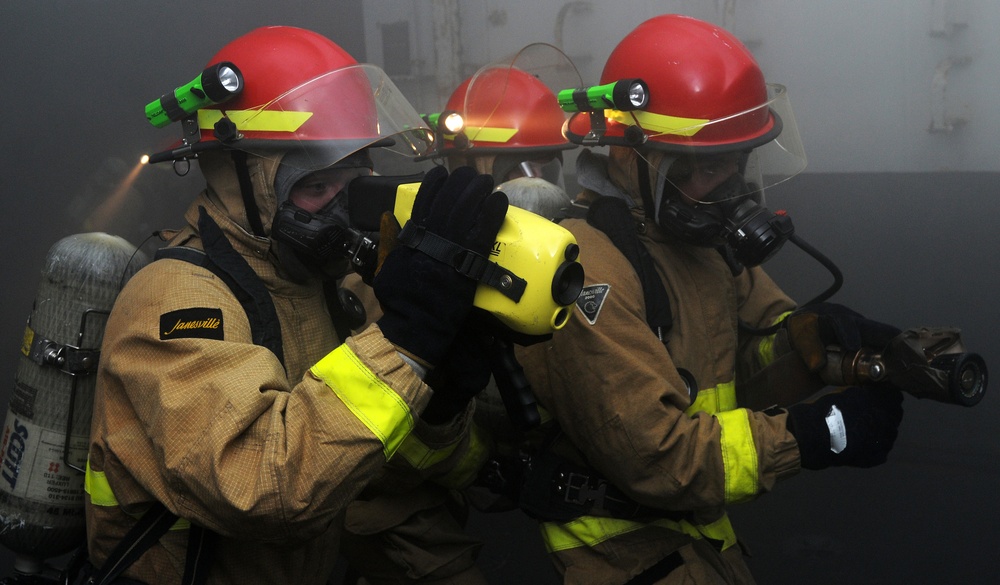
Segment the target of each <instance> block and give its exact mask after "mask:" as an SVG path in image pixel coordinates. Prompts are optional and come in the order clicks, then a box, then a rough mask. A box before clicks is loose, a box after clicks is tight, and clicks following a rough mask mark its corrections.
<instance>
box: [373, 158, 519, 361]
mask: <svg viewBox="0 0 1000 585" xmlns="http://www.w3.org/2000/svg"><path fill="white" fill-rule="evenodd" d="M492 190H493V179H492V178H491V177H490V176H489V175H479V174H477V173H476V171H475V170H473V169H471V168H469V167H461V168H459V169H456V170H455V172H453V173H452V174H451V175H450V176H449V175H448V172H447V171H446V170H445V169H444V167H435V168H434V169H432V170H431V171H429V172H428V173H427V175H426V176H425V177H424V180H423V182H422V183H421V185H420V189H419V190H418V191H417V197H416V199H415V201H414V203H413V210H412V211H411V215H410V220H409V221H408V222H407V224H406V225H405V226H403V231H402V232H401V233H400V234H399V245H397V246H396V248H395V249H393V250H392V251H391V252H390V253H389V254H388V256H387V257H386V258H385V261H384V262H383V263H382V266H381V268H380V269H379V271H378V273H377V274H376V275H375V279H374V282H373V283H372V284H373V286H372V288H373V289H374V292H375V296H376V297H377V298H378V300H379V303H380V304H381V306H382V310H383V312H384V315H383V316H382V317H381V318H380V319H379V320H378V324H379V327H380V328H381V330H382V333H383V334H384V335H385V337H386V338H387V339H388V340H389V341H391V342H392V343H393V345H395V346H396V348H397V349H399V350H400V351H402V352H403V353H405V354H407V355H409V356H410V357H413V358H415V359H417V360H419V361H422V362H424V363H425V364H426V365H429V366H434V365H436V364H439V363H442V360H443V359H444V357H445V355H446V354H447V353H448V350H449V348H450V347H451V345H452V342H453V341H454V339H455V335H456V334H457V333H458V330H459V328H460V327H461V326H462V323H463V322H464V321H465V318H466V316H468V314H469V311H470V309H471V308H472V301H473V299H474V297H475V294H476V286H477V282H476V281H475V280H473V279H472V278H470V277H469V276H467V275H466V274H464V273H462V272H459V270H458V267H460V266H463V261H466V262H465V263H464V266H468V265H469V264H470V263H471V264H472V265H479V264H480V263H481V262H486V259H488V258H489V254H490V250H491V249H492V247H493V243H494V241H496V234H497V232H498V231H499V230H500V226H501V224H502V223H503V220H504V217H505V216H506V214H507V196H506V195H504V194H503V193H501V192H497V193H493V192H492ZM449 242H450V244H451V245H449V244H448V243H449ZM463 250H464V251H463ZM470 252H471V255H470ZM432 255H433V256H436V257H438V258H442V259H441V260H438V259H435V257H432ZM477 256H478V258H477ZM469 261H471V262H469Z"/></svg>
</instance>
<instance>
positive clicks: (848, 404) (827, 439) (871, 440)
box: [786, 385, 903, 469]
mask: <svg viewBox="0 0 1000 585" xmlns="http://www.w3.org/2000/svg"><path fill="white" fill-rule="evenodd" d="M902 403H903V394H902V393H901V392H900V391H899V390H898V389H896V388H895V387H893V386H890V385H879V386H864V387H860V386H852V387H850V388H845V389H844V390H842V391H838V392H833V393H830V394H826V395H824V396H821V397H820V398H819V399H818V400H816V401H815V402H810V403H800V404H795V405H793V406H791V407H790V408H789V409H788V419H787V423H786V428H787V429H788V431H789V432H790V433H792V435H793V436H794V437H795V440H796V441H797V442H798V444H799V452H800V454H801V461H802V467H803V468H805V469H825V468H827V467H829V466H842V465H847V466H851V467H874V466H876V465H880V464H882V463H885V460H886V457H887V456H888V454H889V451H890V450H891V449H892V445H893V443H894V442H895V441H896V434H897V432H898V429H899V423H900V422H901V421H902V420H903V406H902Z"/></svg>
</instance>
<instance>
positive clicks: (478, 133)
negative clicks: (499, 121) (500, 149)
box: [465, 126, 517, 143]
mask: <svg viewBox="0 0 1000 585" xmlns="http://www.w3.org/2000/svg"><path fill="white" fill-rule="evenodd" d="M515 134H517V128H495V127H490V126H480V127H475V126H466V128H465V135H466V136H468V137H469V140H472V141H475V142H500V143H504V142H507V141H508V140H510V139H511V137H513V136H514V135H515Z"/></svg>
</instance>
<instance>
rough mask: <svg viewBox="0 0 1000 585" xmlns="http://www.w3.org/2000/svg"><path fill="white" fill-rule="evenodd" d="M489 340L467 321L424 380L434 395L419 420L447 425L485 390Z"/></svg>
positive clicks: (488, 372)
mask: <svg viewBox="0 0 1000 585" xmlns="http://www.w3.org/2000/svg"><path fill="white" fill-rule="evenodd" d="M473 311H478V309H473ZM490 341H491V338H490V337H489V336H488V335H487V334H486V333H484V331H483V329H482V328H481V327H479V326H478V325H477V324H476V323H475V322H474V320H472V319H470V320H467V321H466V323H465V325H464V326H463V327H462V328H461V329H460V330H459V332H458V335H456V336H455V341H454V343H452V344H451V349H450V350H449V351H448V353H447V355H445V357H444V360H443V361H442V362H441V363H440V364H438V366H437V367H436V368H434V369H433V370H431V372H430V373H429V374H428V375H427V378H426V379H425V380H424V381H425V382H427V384H428V385H429V386H430V387H431V388H433V389H434V395H433V396H431V399H430V402H428V403H427V408H425V409H424V411H423V412H422V413H421V414H420V418H422V419H424V421H426V422H428V423H430V424H433V425H436V424H442V423H445V422H448V421H449V420H451V419H452V418H454V417H455V416H456V415H458V414H459V413H461V412H462V411H464V410H465V408H466V407H467V406H468V405H469V402H471V401H472V399H473V398H475V397H476V395H477V394H479V393H480V392H482V391H483V389H484V388H486V385H487V384H489V382H490V362H489V353H488V352H490V351H491V344H490Z"/></svg>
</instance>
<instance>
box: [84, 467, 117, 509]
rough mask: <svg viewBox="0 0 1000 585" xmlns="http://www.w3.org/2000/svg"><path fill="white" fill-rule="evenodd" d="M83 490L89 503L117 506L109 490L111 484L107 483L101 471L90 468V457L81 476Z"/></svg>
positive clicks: (113, 495)
mask: <svg viewBox="0 0 1000 585" xmlns="http://www.w3.org/2000/svg"><path fill="white" fill-rule="evenodd" d="M83 491H85V492H87V494H88V495H89V496H90V503H91V504H94V505H95V506H117V505H118V499H117V498H115V494H114V492H112V491H111V484H109V483H108V476H107V475H105V474H104V472H103V471H94V470H93V469H91V468H90V459H87V469H86V472H85V473H84V476H83Z"/></svg>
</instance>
